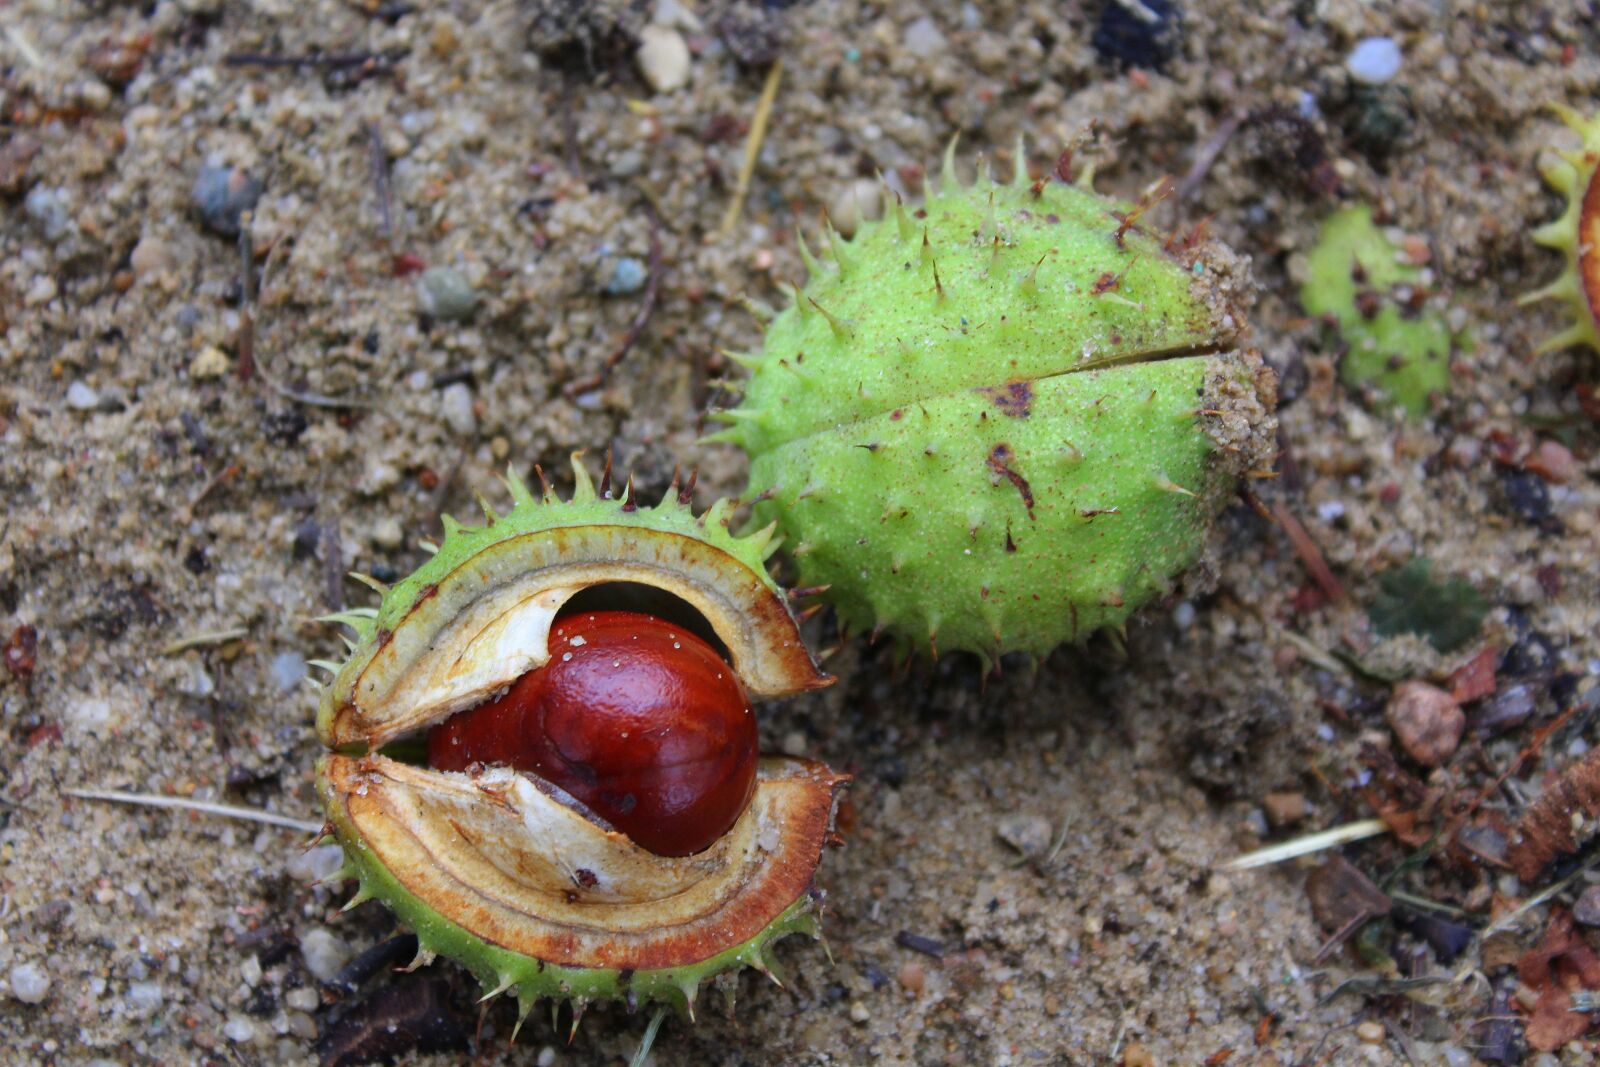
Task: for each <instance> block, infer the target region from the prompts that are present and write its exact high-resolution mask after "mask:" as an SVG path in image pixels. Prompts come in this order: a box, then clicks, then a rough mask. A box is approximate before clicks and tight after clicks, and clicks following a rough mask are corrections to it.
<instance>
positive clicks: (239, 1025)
mask: <svg viewBox="0 0 1600 1067" xmlns="http://www.w3.org/2000/svg"><path fill="white" fill-rule="evenodd" d="M222 1036H223V1037H225V1038H227V1039H228V1040H229V1041H232V1042H233V1043H234V1044H237V1045H246V1044H249V1043H250V1042H252V1041H254V1040H255V1039H256V1024H255V1023H253V1022H251V1021H250V1020H249V1019H246V1018H245V1017H244V1016H243V1015H230V1016H229V1017H228V1021H227V1022H225V1023H223V1024H222Z"/></svg>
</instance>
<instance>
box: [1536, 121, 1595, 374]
mask: <svg viewBox="0 0 1600 1067" xmlns="http://www.w3.org/2000/svg"><path fill="white" fill-rule="evenodd" d="M1552 110H1554V111H1555V112H1556V114H1558V115H1559V116H1560V117H1561V120H1562V121H1563V122H1565V123H1566V124H1567V126H1568V127H1570V128H1571V129H1572V130H1573V131H1574V132H1575V133H1577V135H1578V137H1579V141H1580V143H1579V147H1578V149H1577V150H1576V151H1570V152H1557V153H1554V154H1553V155H1552V156H1551V157H1549V158H1547V159H1545V160H1544V161H1543V163H1542V165H1541V166H1540V171H1541V173H1542V174H1543V175H1544V179H1545V181H1546V182H1548V183H1549V185H1550V187H1551V188H1553V189H1555V190H1556V191H1557V192H1559V193H1561V194H1562V195H1563V196H1565V197H1566V198H1567V205H1566V208H1565V209H1564V210H1563V211H1562V213H1561V215H1560V216H1559V217H1558V218H1556V219H1553V220H1552V221H1550V222H1547V223H1546V224H1544V225H1543V226H1541V227H1539V228H1538V229H1536V230H1534V231H1533V239H1534V240H1535V241H1537V242H1538V243H1539V244H1541V245H1544V246H1545V247H1546V248H1553V249H1555V250H1556V251H1558V252H1560V253H1561V254H1562V256H1563V258H1564V259H1565V260H1566V268H1565V269H1564V270H1563V271H1562V272H1561V274H1560V275H1558V276H1557V277H1556V279H1555V281H1553V282H1551V283H1550V284H1549V285H1546V286H1544V287H1542V288H1540V289H1537V290H1535V291H1534V292H1531V293H1527V294H1525V295H1524V296H1523V297H1521V298H1520V299H1519V301H1518V303H1522V304H1528V303H1532V302H1534V301H1539V300H1559V301H1561V302H1562V303H1564V304H1566V305H1567V307H1568V308H1569V310H1570V313H1571V316H1572V321H1571V322H1570V323H1569V324H1568V325H1567V327H1566V329H1564V330H1561V331H1559V332H1557V333H1555V334H1553V335H1552V336H1550V337H1548V338H1546V339H1545V340H1544V341H1542V342H1541V343H1540V344H1539V347H1538V351H1540V352H1554V351H1556V350H1558V349H1562V348H1567V347H1569V346H1573V345H1587V346H1588V347H1589V348H1590V349H1592V350H1593V351H1595V352H1600V112H1597V113H1595V114H1594V115H1593V116H1590V117H1588V118H1585V117H1584V116H1583V115H1581V114H1579V113H1578V112H1576V111H1573V110H1572V109H1570V108H1566V107H1561V106H1559V105H1552Z"/></svg>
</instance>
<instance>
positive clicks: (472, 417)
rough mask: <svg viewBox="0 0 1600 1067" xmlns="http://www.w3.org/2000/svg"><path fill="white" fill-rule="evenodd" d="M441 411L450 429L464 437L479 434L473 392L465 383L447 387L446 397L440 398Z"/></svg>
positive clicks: (456, 383)
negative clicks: (473, 405)
mask: <svg viewBox="0 0 1600 1067" xmlns="http://www.w3.org/2000/svg"><path fill="white" fill-rule="evenodd" d="M439 411H440V413H441V414H442V415H444V421H445V422H447V423H449V424H450V428H451V429H452V430H454V431H455V432H456V433H458V434H460V435H461V436H462V437H471V436H472V435H473V434H475V433H477V432H478V416H477V414H476V413H475V412H474V411H473V410H472V390H471V389H469V388H467V385H466V383H465V382H455V383H454V384H452V385H449V386H446V387H445V391H444V395H443V396H441V397H440V398H439Z"/></svg>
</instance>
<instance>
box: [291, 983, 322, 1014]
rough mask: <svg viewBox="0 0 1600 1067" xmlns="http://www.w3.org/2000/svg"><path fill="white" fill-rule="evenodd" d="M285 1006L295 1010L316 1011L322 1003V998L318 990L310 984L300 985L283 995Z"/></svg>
mask: <svg viewBox="0 0 1600 1067" xmlns="http://www.w3.org/2000/svg"><path fill="white" fill-rule="evenodd" d="M283 1003H284V1005H285V1006H287V1007H290V1008H293V1009H294V1010H295V1011H308V1012H309V1011H316V1010H317V1008H318V1007H320V1006H321V1004H322V998H321V997H319V996H317V991H316V990H315V989H312V988H311V987H310V986H298V987H296V988H294V989H291V990H289V991H288V992H287V993H285V994H284V995H283Z"/></svg>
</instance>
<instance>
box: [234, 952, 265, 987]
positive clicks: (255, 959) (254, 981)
mask: <svg viewBox="0 0 1600 1067" xmlns="http://www.w3.org/2000/svg"><path fill="white" fill-rule="evenodd" d="M239 977H240V978H243V979H244V984H245V985H247V986H249V987H250V988H251V989H254V988H255V987H256V986H258V985H260V984H261V957H259V956H257V955H255V954H254V953H251V954H250V955H248V956H246V957H245V958H244V962H243V963H241V964H239Z"/></svg>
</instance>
